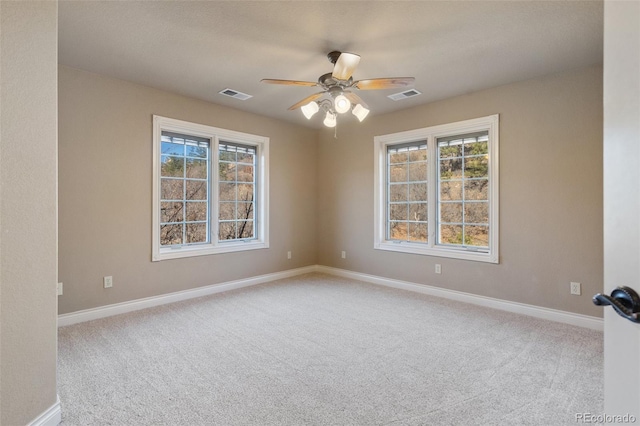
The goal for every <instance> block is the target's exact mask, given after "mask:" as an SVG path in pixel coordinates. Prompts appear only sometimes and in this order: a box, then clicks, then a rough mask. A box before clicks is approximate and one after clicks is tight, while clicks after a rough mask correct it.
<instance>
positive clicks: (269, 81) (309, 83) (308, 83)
mask: <svg viewBox="0 0 640 426" xmlns="http://www.w3.org/2000/svg"><path fill="white" fill-rule="evenodd" d="M260 82H261V83H267V84H283V85H285V86H307V87H312V86H317V85H318V83H317V82H315V83H314V82H313V81H297V80H276V79H273V78H263V79H262V80H260Z"/></svg>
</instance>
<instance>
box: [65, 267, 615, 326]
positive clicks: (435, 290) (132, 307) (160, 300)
mask: <svg viewBox="0 0 640 426" xmlns="http://www.w3.org/2000/svg"><path fill="white" fill-rule="evenodd" d="M311 272H322V273H325V274H330V275H336V276H340V277H345V278H351V279H354V280H359V281H364V282H368V283H372V284H377V285H383V286H386V287H393V288H398V289H402V290H408V291H413V292H416V293H422V294H428V295H430V296H436V297H442V298H445V299H451V300H457V301H459V302H464V303H471V304H473V305H479V306H484V307H487V308H493V309H499V310H501V311H508V312H513V313H516V314H521V315H527V316H531V317H536V318H541V319H546V320H550V321H555V322H561V323H565V324H571V325H576V326H579V327H584V328H590V329H592V330H599V331H602V330H603V329H604V322H603V320H602V318H598V317H592V316H588V315H581V314H575V313H572V312H566V311H560V310H557V309H549V308H542V307H540V306H534V305H527V304H524V303H518V302H510V301H508V300H502V299H495V298H492V297H486V296H478V295H475V294H471V293H464V292H461V291H456V290H448V289H444V288H440V287H433V286H429V285H425V284H416V283H412V282H408V281H400V280H394V279H391V278H384V277H379V276H376V275H369V274H363V273H360V272H353V271H349V270H346V269H339V268H332V267H329V266H322V265H313V266H306V267H304V268H297V269H289V270H286V271H282V272H275V273H273V274H266V275H259V276H257V277H251V278H245V279H241V280H236V281H229V282H226V283H221V284H213V285H209V286H206V287H198V288H194V289H191V290H184V291H179V292H176V293H169V294H163V295H161V296H154V297H147V298H144V299H138V300H132V301H130V302H123V303H116V304H113V305H107V306H101V307H97V308H93V309H86V310H83V311H77V312H72V313H69V314H62V315H58V327H63V326H66V325H71V324H76V323H79V322H84V321H91V320H94V319H99V318H105V317H109V316H112V315H118V314H123V313H126V312H133V311H137V310H140V309H146V308H151V307H153V306H159V305H164V304H167V303H173V302H179V301H181V300H187V299H193V298H196V297H202V296H208V295H210V294H215V293H221V292H223V291H228V290H234V289H238V288H242V287H249V286H253V285H257V284H262V283H266V282H269V281H275V280H279V279H283V278H289V277H294V276H296V275H302V274H308V273H311Z"/></svg>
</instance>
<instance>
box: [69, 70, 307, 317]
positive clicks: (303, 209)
mask: <svg viewBox="0 0 640 426" xmlns="http://www.w3.org/2000/svg"><path fill="white" fill-rule="evenodd" d="M239 102H240V101H239ZM248 102H250V101H248ZM153 114H157V115H162V116H165V117H170V118H176V119H180V120H186V121H191V122H195V123H201V124H206V125H211V126H215V127H221V128H225V129H230V130H236V131H241V132H246V133H252V134H256V135H261V136H267V137H269V138H270V146H269V149H270V248H269V249H264V250H252V251H247V252H239V253H229V254H219V255H211V256H199V257H194V258H187V259H174V260H166V261H161V262H151V217H152V214H151V208H152V201H151V185H152V175H151V167H152V155H151V150H152V141H151V133H152V115H153ZM59 115H60V120H59V150H60V173H59V185H60V196H59V200H60V212H59V215H60V218H59V230H60V244H59V246H60V262H59V268H60V272H59V279H60V281H62V282H63V283H64V295H63V296H61V297H60V300H59V307H60V309H59V313H61V314H63V313H67V312H73V311H78V310H81V309H87V308H93V307H96V306H103V305H108V304H112V303H118V302H123V301H128V300H133V299H139V298H143V297H149V296H154V295H160V294H165V293H170V292H175V291H180V290H185V289H191V288H195V287H199V286H205V285H210V284H216V283H221V282H226V281H230V280H236V279H240V278H247V277H252V276H256V275H262V274H267V273H272V272H278V271H283V270H286V269H293V268H298V267H303V266H308V265H314V264H316V262H317V256H316V228H315V224H316V198H317V196H316V195H317V194H316V191H317V182H316V175H317V173H316V152H315V150H316V145H317V144H316V143H317V132H316V131H315V130H311V129H306V128H302V127H297V126H294V125H291V124H285V123H283V122H280V121H277V120H273V119H269V118H265V117H261V116H257V115H252V114H248V113H244V112H241V111H238V110H233V109H229V108H225V107H221V106H217V105H213V104H211V103H207V102H202V101H198V100H195V99H191V98H187V97H183V96H179V95H175V94H171V93H167V92H163V91H159V90H155V89H152V88H148V87H144V86H140V85H135V84H131V83H127V82H124V81H121V80H116V79H111V78H106V77H103V76H99V75H97V74H92V73H88V72H84V71H79V70H76V69H72V68H68V67H64V66H60V68H59ZM289 250H290V251H292V254H293V258H292V259H291V260H287V256H286V252H287V251H289ZM106 275H112V276H113V280H114V285H113V288H111V289H104V288H103V285H102V277H103V276H106Z"/></svg>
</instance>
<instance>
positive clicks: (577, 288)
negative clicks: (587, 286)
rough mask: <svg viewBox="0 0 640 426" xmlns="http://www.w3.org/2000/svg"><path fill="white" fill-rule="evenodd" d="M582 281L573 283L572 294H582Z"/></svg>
mask: <svg viewBox="0 0 640 426" xmlns="http://www.w3.org/2000/svg"><path fill="white" fill-rule="evenodd" d="M580 287H581V286H580V283H574V282H572V283H571V294H575V295H576V296H580V295H581V294H582V289H581V288H580Z"/></svg>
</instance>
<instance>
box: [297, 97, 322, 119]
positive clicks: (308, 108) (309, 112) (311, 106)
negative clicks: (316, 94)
mask: <svg viewBox="0 0 640 426" xmlns="http://www.w3.org/2000/svg"><path fill="white" fill-rule="evenodd" d="M300 109H301V110H302V113H303V114H304V116H305V117H307V120H310V119H311V117H313V115H314V114H315V113H316V112H318V110H319V109H320V107H318V104H317V103H316V102H315V101H313V102H309V103H308V104H306V105H304V106H303V107H302V108H300Z"/></svg>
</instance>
